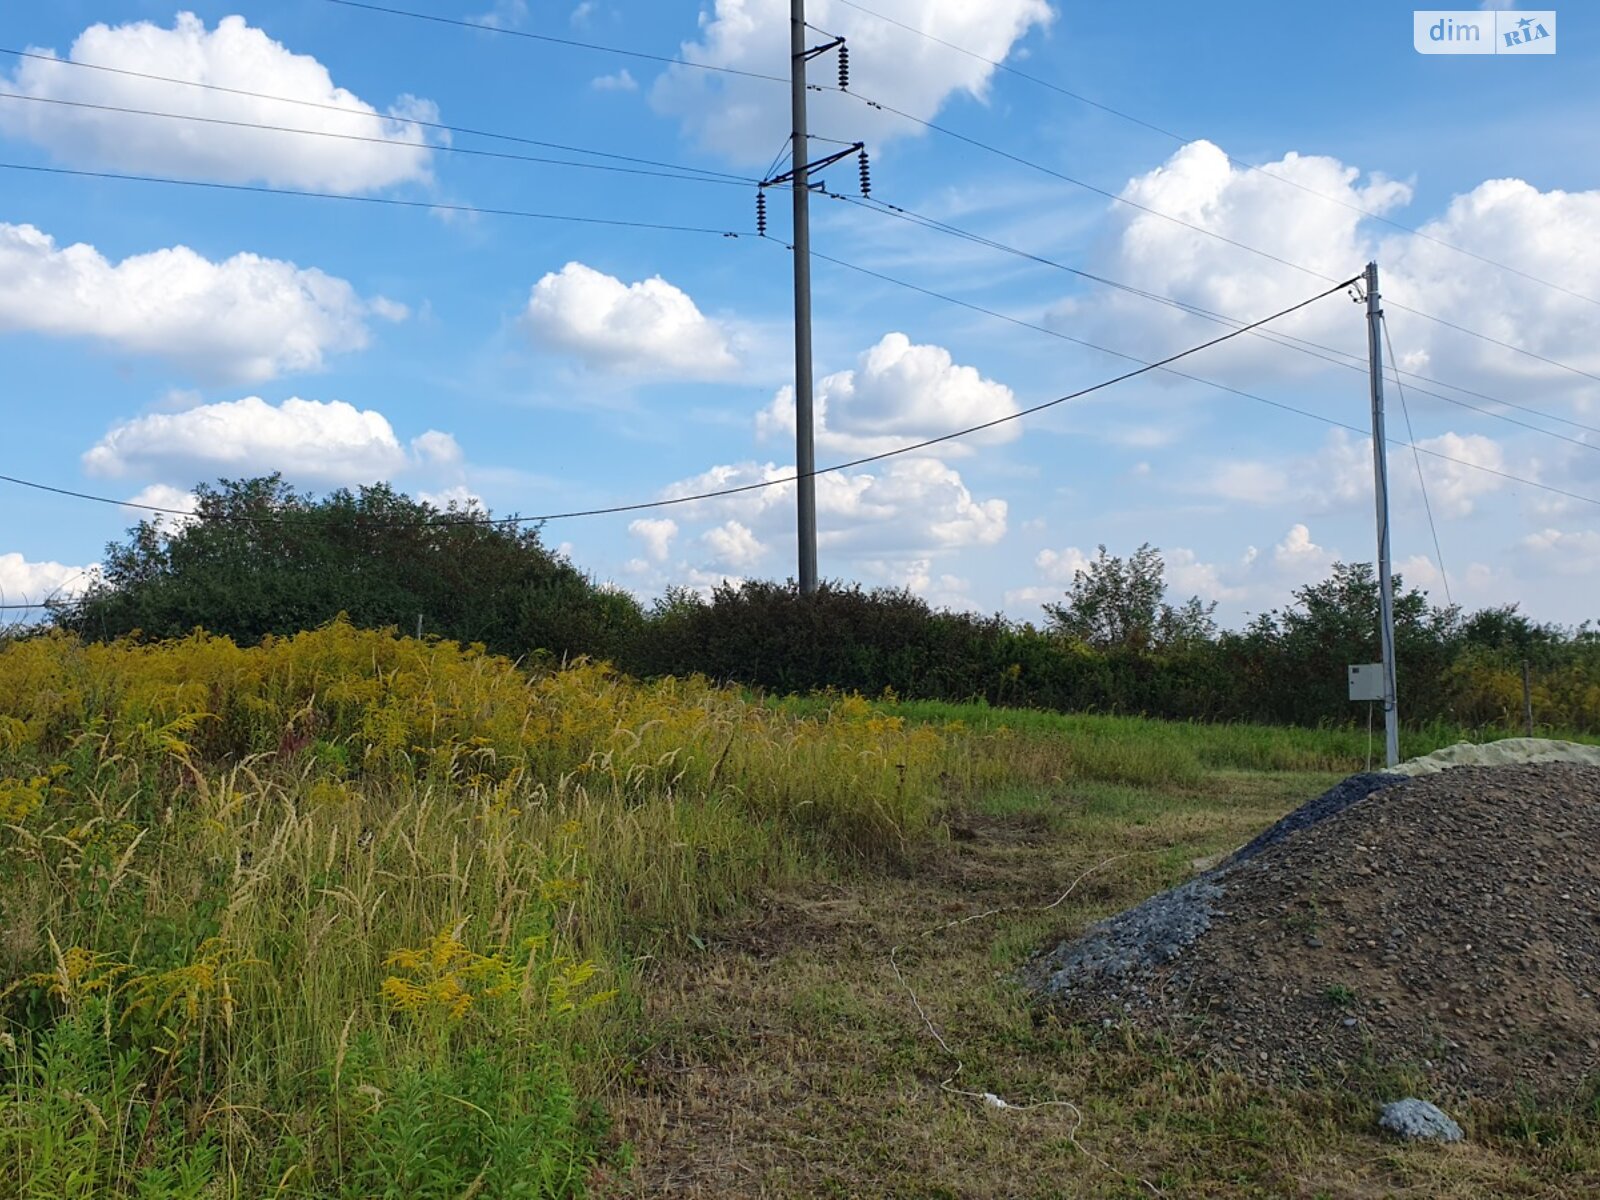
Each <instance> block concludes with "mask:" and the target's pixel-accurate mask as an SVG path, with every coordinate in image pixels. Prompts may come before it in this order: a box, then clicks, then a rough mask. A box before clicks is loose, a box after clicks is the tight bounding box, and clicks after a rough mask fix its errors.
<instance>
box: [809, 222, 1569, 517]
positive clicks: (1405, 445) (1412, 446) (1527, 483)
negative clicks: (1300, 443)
mask: <svg viewBox="0 0 1600 1200" xmlns="http://www.w3.org/2000/svg"><path fill="white" fill-rule="evenodd" d="M779 244H782V243H779ZM791 249H792V247H791ZM811 257H813V258H815V259H820V260H821V261H823V262H827V263H832V264H833V265H834V266H838V267H843V268H845V269H846V270H850V271H854V272H856V273H858V274H861V275H866V276H870V277H871V278H873V279H878V280H881V281H882V282H884V283H888V284H893V285H894V286H896V287H901V288H905V289H907V290H909V291H913V292H918V293H921V294H922V295H924V296H927V297H929V298H930V299H933V300H940V301H943V302H945V303H947V304H953V305H956V306H958V307H960V308H965V309H968V310H970V311H972V312H976V313H981V314H982V315H984V316H987V317H993V318H995V319H996V320H1000V321H1005V322H1007V323H1008V324H1011V325H1016V326H1018V327H1020V328H1023V329H1031V330H1033V331H1035V332H1037V333H1043V334H1046V335H1048V336H1050V337H1053V338H1058V339H1060V340H1061V341H1064V342H1071V343H1073V344H1074V345H1078V346H1084V347H1086V348H1088V349H1090V350H1098V351H1099V352H1101V353H1102V354H1109V355H1112V356H1113V357H1116V358H1121V359H1126V360H1127V361H1129V362H1137V363H1143V362H1146V360H1145V359H1141V358H1138V357H1136V356H1135V355H1132V354H1127V353H1124V352H1123V351H1121V350H1113V349H1111V348H1110V347H1108V346H1101V345H1098V344H1097V343H1095V342H1090V341H1086V340H1084V339H1083V338H1080V337H1074V336H1073V335H1071V334H1069V333H1063V332H1062V331H1061V330H1059V329H1051V328H1050V327H1049V326H1046V325H1037V324H1034V323H1033V322H1031V321H1025V320H1023V319H1022V318H1021V317H1014V316H1011V315H1010V314H1009V313H1003V312H1000V311H998V310H996V309H992V308H985V307H984V306H983V305H981V304H974V303H972V302H971V301H968V300H962V299H959V298H957V297H955V296H950V295H947V294H945V293H943V292H937V291H934V290H933V289H931V288H926V287H923V286H921V285H920V284H915V283H910V282H908V281H906V280H904V279H896V278H895V277H894V276H892V275H886V274H884V273H883V272H881V271H874V270H872V269H871V268H870V267H863V266H860V265H858V264H856V263H852V262H846V261H845V260H843V259H839V258H832V257H830V256H829V255H827V254H823V253H820V252H818V251H816V250H813V251H812V252H811ZM1152 365H1160V364H1152ZM1160 369H1161V370H1162V371H1163V372H1164V373H1166V374H1168V375H1173V376H1176V377H1177V378H1179V379H1187V380H1189V381H1190V382H1192V383H1198V384H1202V385H1204V386H1205V387H1209V388H1215V389H1216V390H1217V391H1220V392H1226V393H1228V394H1229V395H1232V396H1238V397H1240V398H1241V399H1244V400H1250V401H1253V402H1255V403H1257V404H1263V405H1266V406H1267V407H1268V408H1276V409H1278V410H1280V411H1282V412H1287V413H1293V414H1294V415H1296V416H1299V417H1306V418H1308V419H1310V420H1313V421H1320V422H1321V423H1322V424H1324V425H1329V426H1332V427H1333V428H1335V429H1343V430H1345V431H1347V432H1349V433H1354V434H1358V435H1360V436H1361V437H1370V436H1371V434H1370V431H1369V430H1366V429H1362V428H1361V427H1360V426H1357V425H1351V424H1349V423H1348V422H1345V421H1339V420H1336V419H1334V418H1333V417H1327V416H1324V415H1323V414H1321V413H1317V412H1312V411H1311V410H1310V409H1306V408H1300V407H1298V406H1297V405H1293V404H1287V403H1285V402H1284V401H1281V400H1273V399H1271V398H1269V397H1267V396H1261V395H1257V394H1256V393H1254V392H1247V391H1245V390H1244V389H1242V388H1236V387H1233V386H1231V385H1230V384H1226V383H1218V382H1217V381H1216V380H1214V379H1206V378H1203V377H1202V376H1199V375H1191V374H1189V373H1188V372H1187V371H1177V370H1174V369H1172V368H1171V367H1169V366H1164V365H1163V366H1161V367H1160ZM1413 390H1416V389H1413ZM1430 394H1432V393H1430ZM1387 441H1388V444H1389V445H1391V446H1396V447H1399V448H1401V449H1407V450H1411V451H1412V452H1413V453H1416V452H1420V453H1422V454H1426V455H1428V456H1429V457H1430V458H1436V459H1438V460H1440V461H1441V462H1447V463H1453V464H1454V465H1456V466H1458V467H1466V468H1468V469H1469V470H1473V471H1479V472H1482V473H1484V474H1487V475H1494V476H1496V477H1498V478H1500V479H1504V480H1506V481H1508V482H1510V483H1516V484H1521V485H1522V486H1524V487H1531V488H1535V489H1537V490H1539V491H1544V492H1551V493H1553V494H1555V495H1558V496H1563V497H1565V498H1567V499H1569V500H1578V501H1581V502H1583V503H1585V504H1593V505H1596V506H1600V499H1596V498H1595V497H1593V496H1583V495H1579V494H1578V493H1577V492H1569V491H1567V490H1565V489H1563V488H1558V487H1553V486H1552V485H1550V484H1546V483H1540V482H1539V481H1538V480H1535V479H1525V478H1523V477H1522V476H1520V475H1512V474H1510V473H1509V472H1507V471H1499V470H1496V469H1495V468H1493V467H1486V466H1484V465H1483V464H1481V463H1475V462H1471V461H1469V460H1467V459H1464V458H1456V457H1455V456H1454V455H1450V454H1445V453H1443V452H1442V451H1438V450H1430V449H1428V448H1427V447H1426V446H1418V445H1417V444H1416V443H1415V442H1414V441H1413V442H1401V441H1398V440H1396V439H1394V438H1389V439H1387ZM1582 444H1587V443H1582Z"/></svg>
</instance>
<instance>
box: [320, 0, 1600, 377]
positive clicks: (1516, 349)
mask: <svg viewBox="0 0 1600 1200" xmlns="http://www.w3.org/2000/svg"><path fill="white" fill-rule="evenodd" d="M339 2H343V0H339ZM823 90H825V91H834V92H837V93H838V94H839V95H842V96H849V97H851V98H853V99H855V100H857V101H858V102H860V103H862V104H865V105H866V106H867V107H869V108H875V109H877V110H878V111H880V112H886V113H889V114H891V115H892V116H896V117H899V118H901V119H902V120H905V121H909V122H911V123H912V124H914V125H919V126H921V127H922V128H924V129H927V130H929V131H930V132H933V133H938V134H941V135H943V136H945V137H948V138H953V139H954V140H956V141H959V142H963V143H965V144H966V145H969V146H972V147H975V148H977V149H980V150H983V151H985V152H987V153H989V154H993V155H996V156H997V157H1000V158H1004V159H1006V160H1008V161H1010V162H1014V163H1017V164H1019V165H1020V166H1025V167H1027V168H1029V169H1030V170H1034V171H1038V172H1040V173H1041V174H1044V175H1048V176H1050V177H1051V178H1053V179H1059V180H1061V181H1062V182H1064V183H1070V184H1072V185H1073V186H1074V187H1078V188H1082V189H1083V190H1085V191H1088V192H1092V193H1094V194H1095V195H1097V196H1103V197H1105V198H1106V199H1107V200H1110V201H1112V202H1114V203H1116V204H1121V205H1124V206H1125V207H1128V208H1132V209H1136V210H1138V211H1139V212H1142V213H1147V214H1149V215H1150V216H1152V217H1156V218H1158V219H1159V220H1163V221H1167V222H1170V223H1171V224H1174V225H1178V226H1180V227H1182V228H1184V229H1188V230H1190V231H1191V232H1193V233H1198V234H1200V235H1201V236H1203V237H1208V238H1211V239H1212V240H1213V241H1217V242H1221V243H1223V244H1224V245H1227V246H1232V247H1234V248H1235V249H1238V250H1243V251H1245V252H1246V253H1247V254H1253V255H1255V256H1256V257H1258V258H1262V259H1266V260H1267V261H1269V262H1274V263H1277V264H1278V265H1280V266H1284V267H1288V268H1290V269H1291V270H1294V271H1299V272H1301V273H1302V274H1304V275H1310V276H1311V277H1312V278H1314V279H1321V280H1323V281H1325V282H1326V281H1328V280H1331V279H1332V278H1333V277H1332V276H1331V275H1328V274H1326V273H1324V272H1322V271H1318V270H1317V269H1315V268H1314V267H1308V266H1306V265H1304V264H1303V263H1297V262H1293V261H1291V260H1290V259H1287V258H1284V257H1282V256H1281V255H1278V254H1274V253H1272V252H1271V251H1270V250H1263V249H1261V248H1260V247H1259V246H1252V245H1250V244H1249V243H1247V242H1241V241H1239V240H1238V239H1236V238H1231V237H1229V236H1227V235H1226V234H1223V233H1218V232H1217V231H1216V230H1214V229H1207V228H1206V227H1205V226H1204V225H1197V224H1195V223H1194V222H1193V221H1188V220H1185V219H1184V218H1182V217H1178V216H1174V215H1173V214H1171V213H1168V212H1162V211H1161V210H1160V209H1158V208H1152V207H1150V206H1149V205H1147V204H1141V203H1140V202H1139V201H1137V200H1132V199H1129V198H1128V197H1127V196H1124V195H1122V194H1120V193H1118V192H1113V191H1111V190H1109V189H1107V188H1103V187H1100V186H1099V185H1097V184H1093V183H1089V182H1088V181H1087V180H1083V179H1078V178H1076V177H1075V176H1072V175H1068V174H1067V173H1066V172H1064V171H1058V170H1056V169H1055V168H1054V167H1048V166H1045V165H1044V164H1043V163H1040V162H1035V161H1034V160H1033V159H1030V158H1025V157H1024V156H1022V155H1020V154H1014V153H1013V152H1011V151H1010V150H1004V149H1001V148H1000V147H999V146H995V145H992V144H990V143H989V142H985V141H983V140H981V139H980V138H975V137H971V136H969V135H967V134H965V133H960V132H958V131H957V130H954V129H951V128H949V127H948V126H946V125H940V124H937V123H935V122H933V121H927V120H924V119H923V118H921V117H918V116H915V115H913V114H911V113H908V112H906V111H904V110H903V109H899V108H895V107H894V106H893V105H890V104H885V103H883V102H881V101H878V100H873V99H871V98H870V97H868V96H864V95H862V94H861V93H860V92H859V91H857V90H854V89H852V90H851V91H848V92H846V91H841V90H840V89H838V88H827V89H823ZM1388 303H1389V304H1390V305H1391V306H1392V307H1394V308H1398V309H1400V310H1402V311H1404V312H1409V313H1412V314H1413V315H1415V316H1418V317H1421V318H1423V319H1424V320H1427V321H1432V322H1434V323H1435V324H1438V325H1441V326H1443V327H1445V328H1447V329H1453V330H1455V331H1456V332H1458V333H1462V334H1465V335H1467V336H1469V337H1474V338H1477V339H1479V340H1480V341H1484V342H1487V343H1489V344H1491V345H1494V346H1499V347H1501V348H1502V349H1505V350H1510V351H1511V352H1512V353H1514V354H1520V355H1523V356H1524V357H1526V358H1531V359H1534V360H1536V361H1538V362H1542V363H1545V364H1546V365H1548V366H1552V367H1557V368H1559V369H1560V370H1563V371H1568V372H1570V373H1572V374H1574V375H1579V376H1582V377H1583V378H1585V379H1592V380H1594V381H1595V382H1597V383H1600V375H1597V374H1595V373H1593V372H1591V371H1586V370H1584V369H1583V368H1582V367H1575V366H1573V365H1572V364H1570V363H1565V362H1562V361H1561V360H1560V359H1556V358H1550V357H1548V356H1547V355H1543V354H1540V353H1538V352H1537V351H1534V350H1528V349H1526V348H1524V347H1522V346H1518V345H1516V344H1514V343H1512V342H1507V341H1503V340H1502V339H1500V338H1497V337H1494V336H1493V335H1492V334H1487V333H1483V332H1481V331H1479V330H1476V329H1471V328H1468V327H1467V326H1465V325H1460V324H1457V323H1456V322H1453V321H1449V320H1446V319H1445V318H1443V317H1437V316H1434V315H1433V314H1432V313H1429V312H1424V311H1423V310H1422V309H1419V308H1414V307H1411V306H1409V305H1406V304H1401V303H1399V302H1398V301H1396V300H1394V299H1392V298H1390V299H1389V300H1388Z"/></svg>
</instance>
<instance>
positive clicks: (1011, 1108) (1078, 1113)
mask: <svg viewBox="0 0 1600 1200" xmlns="http://www.w3.org/2000/svg"><path fill="white" fill-rule="evenodd" d="M1133 853H1134V852H1133V851H1129V852H1127V853H1125V854H1114V855H1112V856H1111V857H1110V858H1108V859H1106V860H1105V861H1104V862H1101V863H1097V864H1096V865H1095V866H1092V867H1090V868H1089V869H1088V870H1087V871H1085V872H1083V874H1081V875H1079V876H1078V877H1077V878H1076V879H1074V880H1073V881H1072V883H1071V884H1069V885H1068V887H1067V890H1066V891H1064V892H1062V893H1061V895H1059V896H1057V897H1056V898H1055V899H1054V900H1052V901H1051V902H1050V903H1049V904H1045V905H1042V906H1041V907H1039V908H1038V909H1031V908H1025V907H1024V906H1022V905H1006V906H1004V907H1001V908H991V909H989V910H988V911H987V912H981V913H975V914H973V915H972V916H970V917H959V918H957V919H956V920H954V921H946V922H944V923H943V924H942V925H933V926H930V927H929V928H927V929H924V930H923V931H922V932H921V933H919V934H918V935H917V936H918V937H919V938H926V937H931V936H933V935H934V934H936V933H943V932H945V931H946V930H949V929H955V928H957V927H959V926H962V925H970V924H972V923H973V922H974V921H986V920H988V919H989V918H990V917H998V916H1001V915H1002V914H1004V913H1008V912H1035V911H1036V912H1049V911H1050V910H1051V909H1053V908H1056V907H1057V906H1058V905H1060V904H1061V903H1062V902H1063V901H1064V900H1066V898H1067V897H1068V896H1070V895H1072V893H1073V892H1074V891H1076V890H1077V887H1078V885H1079V884H1080V883H1082V882H1083V881H1084V880H1085V879H1087V878H1089V876H1091V875H1093V874H1095V873H1096V872H1097V871H1102V870H1104V869H1105V868H1106V867H1109V866H1110V865H1111V864H1112V863H1114V862H1120V861H1121V860H1122V859H1124V858H1129V857H1131V856H1132V854H1133ZM905 948H906V943H905V942H901V943H900V944H899V945H898V946H895V947H894V948H893V949H892V950H890V951H889V967H890V969H891V970H892V971H894V977H895V978H896V979H897V980H899V981H900V986H901V987H902V988H904V989H905V992H906V995H907V996H909V997H910V998H911V1004H912V1007H914V1008H915V1009H916V1010H917V1016H919V1017H921V1018H922V1023H923V1024H924V1025H925V1026H927V1029H928V1033H929V1034H930V1035H932V1037H933V1040H934V1041H936V1042H938V1043H939V1049H941V1050H943V1051H944V1052H945V1054H946V1055H947V1056H948V1057H949V1058H950V1060H951V1061H952V1062H954V1063H955V1065H956V1069H955V1070H954V1071H952V1072H950V1074H949V1076H948V1077H947V1078H945V1080H944V1081H943V1082H942V1083H940V1084H939V1089H940V1090H941V1091H945V1092H949V1093H950V1094H951V1095H952V1096H965V1097H966V1098H968V1099H970V1100H977V1101H979V1102H981V1103H982V1104H983V1105H984V1106H985V1107H987V1108H994V1109H1003V1110H1005V1111H1007V1112H1032V1111H1033V1110H1034V1109H1038V1108H1064V1109H1067V1110H1068V1111H1069V1112H1071V1113H1072V1127H1071V1128H1070V1129H1068V1130H1067V1141H1068V1142H1070V1143H1071V1144H1072V1146H1073V1148H1074V1149H1075V1150H1077V1151H1078V1152H1079V1153H1080V1154H1082V1155H1083V1156H1084V1157H1085V1158H1087V1159H1089V1160H1090V1161H1091V1162H1094V1163H1097V1164H1098V1165H1099V1166H1101V1167H1102V1168H1104V1169H1105V1170H1107V1171H1109V1172H1111V1173H1112V1174H1113V1175H1120V1176H1122V1178H1124V1179H1134V1180H1137V1181H1138V1182H1139V1183H1140V1184H1142V1185H1143V1186H1144V1187H1146V1188H1148V1189H1149V1190H1150V1193H1151V1195H1154V1196H1161V1195H1165V1193H1164V1192H1162V1190H1161V1189H1160V1188H1158V1187H1157V1186H1156V1185H1155V1184H1153V1183H1151V1182H1150V1181H1149V1180H1148V1179H1145V1178H1144V1177H1143V1176H1138V1175H1130V1174H1128V1173H1127V1172H1126V1171H1122V1170H1119V1169H1118V1168H1117V1167H1114V1166H1112V1164H1111V1163H1109V1162H1107V1161H1106V1160H1105V1159H1104V1158H1101V1157H1100V1155H1098V1154H1096V1153H1095V1152H1094V1151H1092V1150H1090V1149H1089V1148H1088V1147H1087V1146H1085V1145H1084V1144H1083V1143H1082V1142H1080V1141H1078V1131H1079V1130H1080V1129H1082V1128H1083V1123H1084V1118H1083V1110H1082V1109H1080V1108H1079V1107H1078V1106H1077V1105H1076V1104H1074V1103H1073V1102H1072V1101H1071V1100H1037V1101H1035V1102H1033V1103H1032V1104H1012V1103H1011V1102H1010V1101H1009V1100H1006V1099H1005V1098H1003V1097H1001V1096H998V1095H996V1094H995V1093H994V1092H973V1091H968V1090H967V1089H965V1088H959V1087H956V1086H955V1082H956V1080H957V1079H958V1078H959V1077H960V1075H961V1072H962V1071H963V1070H965V1069H966V1064H965V1063H964V1062H962V1061H961V1056H960V1055H959V1054H957V1053H956V1052H955V1051H954V1050H953V1049H951V1047H950V1043H949V1042H947V1041H945V1039H944V1035H943V1034H942V1033H940V1032H939V1029H938V1026H936V1025H935V1024H934V1023H933V1018H931V1017H930V1016H928V1011H927V1009H925V1008H923V1007H922V1001H921V1000H920V999H918V998H917V993H916V991H915V989H913V988H912V986H911V984H910V983H909V982H907V980H906V977H905V975H904V974H903V973H902V972H901V970H900V963H899V962H898V961H897V956H898V955H899V953H900V951H902V950H904V949H905Z"/></svg>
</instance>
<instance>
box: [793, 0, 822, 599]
mask: <svg viewBox="0 0 1600 1200" xmlns="http://www.w3.org/2000/svg"><path fill="white" fill-rule="evenodd" d="M789 52H790V54H789V84H790V92H791V107H792V108H793V110H794V185H793V191H792V193H791V194H792V195H793V197H794V466H795V474H796V476H798V479H797V481H796V484H795V486H796V489H797V491H798V493H799V494H798V497H797V503H796V517H797V520H798V530H799V535H800V591H801V593H802V594H804V595H807V596H809V595H811V594H812V593H813V592H815V591H816V590H817V476H816V470H817V447H816V437H815V431H814V430H813V428H812V416H811V403H812V401H811V184H810V178H811V176H810V171H809V170H808V169H807V168H808V164H809V163H810V161H811V140H810V137H809V135H808V134H807V131H806V61H807V59H809V58H810V54H809V53H808V52H807V49H806V3H805V0H789Z"/></svg>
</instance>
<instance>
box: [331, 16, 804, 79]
mask: <svg viewBox="0 0 1600 1200" xmlns="http://www.w3.org/2000/svg"><path fill="white" fill-rule="evenodd" d="M327 3H329V4H337V5H339V6H340V7H341V8H359V9H365V10H366V11H368V12H375V13H385V14H387V15H388V16H391V17H409V18H410V19H411V20H413V21H432V22H434V23H435V24H437V25H454V26H456V27H457V28H460V29H476V30H478V31H480V32H482V33H496V34H503V35H505V36H506V37H519V38H526V39H528V40H529V41H534V42H545V43H547V44H549V45H552V46H565V47H567V48H569V49H574V50H594V51H597V52H599V53H601V54H617V55H621V56H622V57H624V58H640V59H644V60H646V61H648V62H658V63H665V64H668V65H669V66H674V67H693V68H694V69H695V70H697V71H713V72H716V73H718V74H721V75H740V76H743V77H744V78H746V79H767V80H771V81H772V82H774V83H788V82H789V81H788V80H787V79H785V78H784V77H783V76H781V75H766V74H763V73H762V72H760V71H744V70H740V69H739V68H738V67H719V66H717V65H715V64H714V63H701V62H695V61H694V60H693V59H688V58H674V57H672V56H671V55H667V54H650V53H647V52H646V51H643V50H629V49H626V48H624V47H621V46H603V45H600V44H599V43H597V42H583V41H579V40H578V39H576V38H562V37H553V36H551V35H550V34H547V33H532V32H530V31H528V30H526V29H508V28H506V27H505V26H503V25H490V24H488V23H487V22H484V21H466V20H462V19H460V18H458V17H440V16H435V15H434V14H433V13H423V12H416V11H414V10H412V9H408V8H390V7H388V6H387V5H383V4H366V3H362V2H361V0H327Z"/></svg>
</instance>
